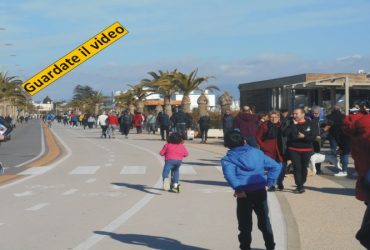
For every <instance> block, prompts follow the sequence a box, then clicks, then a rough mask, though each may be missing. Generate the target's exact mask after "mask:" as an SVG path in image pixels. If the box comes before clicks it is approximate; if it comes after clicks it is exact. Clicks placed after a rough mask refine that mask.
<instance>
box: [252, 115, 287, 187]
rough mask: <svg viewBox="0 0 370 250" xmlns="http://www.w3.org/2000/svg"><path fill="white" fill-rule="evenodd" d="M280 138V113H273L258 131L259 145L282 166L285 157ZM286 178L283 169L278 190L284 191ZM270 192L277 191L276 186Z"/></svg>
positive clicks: (278, 181) (278, 182)
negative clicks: (281, 149) (280, 145)
mask: <svg viewBox="0 0 370 250" xmlns="http://www.w3.org/2000/svg"><path fill="white" fill-rule="evenodd" d="M279 136H280V113H279V112H277V111H271V112H270V113H269V117H268V121H265V122H263V123H262V124H261V126H260V127H259V129H258V131H257V136H256V139H257V143H258V145H259V146H260V149H261V150H262V151H263V152H264V153H265V154H266V155H267V156H269V157H271V158H272V159H274V160H275V161H277V162H278V163H279V164H280V166H282V162H283V156H282V154H281V152H280V147H279V145H278V143H279V141H280V140H279V138H278V137H279ZM284 176H285V168H283V167H282V168H281V172H280V175H279V177H278V180H277V184H278V189H279V190H283V189H284V185H283V180H284ZM268 191H275V186H271V187H269V189H268Z"/></svg>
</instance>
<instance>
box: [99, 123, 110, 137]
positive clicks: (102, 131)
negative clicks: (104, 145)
mask: <svg viewBox="0 0 370 250" xmlns="http://www.w3.org/2000/svg"><path fill="white" fill-rule="evenodd" d="M100 127H101V135H102V136H104V137H107V129H108V126H106V125H100Z"/></svg>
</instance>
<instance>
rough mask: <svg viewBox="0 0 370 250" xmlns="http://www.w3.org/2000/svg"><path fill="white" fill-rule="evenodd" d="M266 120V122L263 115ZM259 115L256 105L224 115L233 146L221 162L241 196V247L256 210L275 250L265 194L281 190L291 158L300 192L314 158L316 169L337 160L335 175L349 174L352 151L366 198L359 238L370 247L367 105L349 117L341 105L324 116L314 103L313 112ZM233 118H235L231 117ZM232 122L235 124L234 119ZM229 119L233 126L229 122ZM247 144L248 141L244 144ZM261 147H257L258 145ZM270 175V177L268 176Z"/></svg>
mask: <svg viewBox="0 0 370 250" xmlns="http://www.w3.org/2000/svg"><path fill="white" fill-rule="evenodd" d="M260 118H262V120H261V119H260ZM260 118H259V117H258V115H257V114H255V113H254V110H253V108H251V107H249V106H245V107H243V109H242V110H241V112H240V113H239V114H238V115H237V116H236V117H235V118H234V119H232V117H230V115H229V114H228V113H225V115H224V117H223V124H224V134H225V137H224V144H225V146H226V147H228V148H229V149H230V150H229V151H228V153H227V155H226V156H225V157H224V158H223V159H222V160H221V164H222V169H223V173H224V176H225V179H226V180H227V181H228V183H229V185H230V186H231V187H232V188H233V189H234V190H235V193H234V196H235V197H236V198H237V218H238V224H239V227H238V228H239V231H240V233H239V242H240V249H250V244H251V241H252V238H251V232H252V212H253V211H255V213H256V215H257V219H258V228H259V229H260V230H261V231H262V234H263V238H264V241H265V245H266V249H274V248H275V242H274V237H273V232H272V228H271V224H270V220H269V216H268V205H267V192H266V191H275V189H276V187H275V183H276V182H277V186H278V190H283V189H284V185H283V180H284V176H285V172H286V166H287V163H288V162H291V163H292V165H293V174H294V181H295V184H296V190H295V192H296V193H299V194H301V193H304V192H305V187H304V185H305V182H306V178H307V169H308V167H309V164H310V162H311V168H312V169H313V171H314V172H317V173H322V170H321V166H320V165H319V164H320V163H321V162H323V161H328V160H329V159H333V158H334V159H335V160H330V161H331V162H332V163H335V165H336V164H337V162H336V158H337V157H336V155H337V154H339V158H340V164H339V163H338V165H336V166H338V168H339V170H340V171H339V172H338V173H336V174H335V176H338V177H343V176H347V175H348V174H349V172H348V161H349V155H350V153H351V155H352V157H353V159H354V163H355V168H356V171H357V173H358V177H357V184H356V196H357V198H358V199H359V200H361V201H365V204H366V206H367V209H366V211H365V214H364V218H363V222H362V225H361V228H360V230H359V231H358V232H357V234H356V238H357V239H358V240H359V241H360V242H361V244H362V245H363V246H365V247H366V248H368V249H369V248H370V238H369V235H370V208H369V202H370V165H369V164H368V163H369V161H370V158H369V156H370V154H369V152H370V115H369V114H368V111H367V110H366V109H362V110H359V112H357V113H354V114H350V115H348V116H345V115H344V114H343V113H341V110H340V107H338V106H336V107H334V109H333V111H332V113H331V114H330V115H328V116H327V117H326V119H325V117H324V115H323V109H322V108H320V107H318V106H314V107H312V108H311V111H310V112H306V111H305V110H304V109H303V108H296V109H294V110H293V112H292V114H291V115H289V114H288V112H287V110H281V111H280V112H279V111H271V112H270V113H269V114H268V117H267V118H266V117H263V116H261V117H260ZM232 120H233V121H232ZM231 121H232V122H231ZM231 123H232V124H233V125H232V126H231ZM326 139H328V140H329V141H330V146H331V153H332V154H333V155H332V157H331V158H329V157H322V156H323V154H320V150H321V145H322V142H323V140H326ZM245 143H246V144H245ZM258 148H259V149H260V150H259V149H258ZM265 173H267V178H266V177H265ZM266 186H267V190H266V188H265V187H266Z"/></svg>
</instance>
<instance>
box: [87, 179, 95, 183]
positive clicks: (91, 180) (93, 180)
mask: <svg viewBox="0 0 370 250" xmlns="http://www.w3.org/2000/svg"><path fill="white" fill-rule="evenodd" d="M95 181H96V179H95V178H91V179H88V180H87V181H85V183H93V182H95Z"/></svg>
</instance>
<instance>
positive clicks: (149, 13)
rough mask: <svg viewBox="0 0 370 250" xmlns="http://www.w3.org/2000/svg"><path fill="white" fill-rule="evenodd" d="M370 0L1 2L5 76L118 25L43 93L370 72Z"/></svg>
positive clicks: (26, 73)
mask: <svg viewBox="0 0 370 250" xmlns="http://www.w3.org/2000/svg"><path fill="white" fill-rule="evenodd" d="M369 9H370V1H369V0H352V1H348V0H325V1H322V0H299V1H298V0H264V1H260V0H230V1H226V0H225V1H221V0H197V1H196V0H184V1H183V0H176V1H173V0H105V1H95V0H90V1H85V0H80V1H72V0H64V1H60V0H2V1H1V2H0V71H2V72H7V74H8V75H9V76H18V77H19V79H21V80H23V81H25V80H27V79H29V78H31V77H32V76H34V75H35V74H37V73H38V72H39V71H41V70H42V69H44V68H46V67H47V66H49V65H50V64H52V63H54V62H55V61H56V60H57V59H59V58H60V57H62V56H64V55H66V54H67V53H68V52H70V51H72V50H73V49H75V48H76V47H77V46H79V45H80V44H82V43H83V42H85V41H87V40H88V39H89V38H91V37H93V36H94V35H96V34H97V33H99V32H100V31H102V30H103V29H105V28H106V27H108V26H110V25H111V24H113V23H114V22H116V21H118V22H120V23H121V24H122V25H123V26H124V27H125V28H126V29H127V30H128V31H129V34H127V35H126V36H124V37H123V38H121V39H120V40H118V41H117V42H115V43H114V44H112V45H110V46H109V47H107V48H106V49H104V50H103V51H101V52H100V53H99V54H97V55H95V56H94V57H92V58H91V59H89V60H88V61H86V62H84V63H83V64H81V65H80V66H79V67H77V68H75V69H74V70H73V71H71V72H70V73H68V74H67V75H65V76H64V77H62V78H60V79H58V80H57V81H55V82H54V83H52V84H51V85H50V86H48V87H47V88H45V89H43V90H42V91H40V92H39V93H37V94H36V95H34V97H33V99H34V100H36V101H38V100H42V99H43V98H45V97H46V96H47V95H48V96H50V97H51V99H53V100H55V101H62V100H66V101H68V100H70V99H71V98H72V96H73V89H74V87H75V86H76V85H77V84H81V85H89V86H91V87H93V88H94V89H96V90H99V91H102V92H103V93H104V94H107V95H108V94H111V93H112V91H117V90H126V89H128V86H127V84H132V85H134V84H137V83H139V82H140V80H141V79H144V78H150V76H149V75H148V72H150V71H155V72H158V70H163V71H172V70H174V69H177V70H179V71H182V72H184V73H190V72H191V71H192V70H194V69H196V68H198V75H199V76H213V78H211V79H210V80H209V82H208V83H206V84H204V85H203V86H204V87H206V86H207V84H209V85H217V86H218V87H219V88H220V89H221V92H220V94H221V93H222V92H223V91H228V92H229V93H231V94H232V96H233V97H234V98H235V99H239V90H238V85H239V84H241V83H246V82H252V81H258V80H265V79H271V78H278V77H284V76H289V75H296V74H303V73H357V72H358V70H360V69H361V70H365V71H370V46H369V41H370V32H369V28H368V27H369V25H370V15H369Z"/></svg>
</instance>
